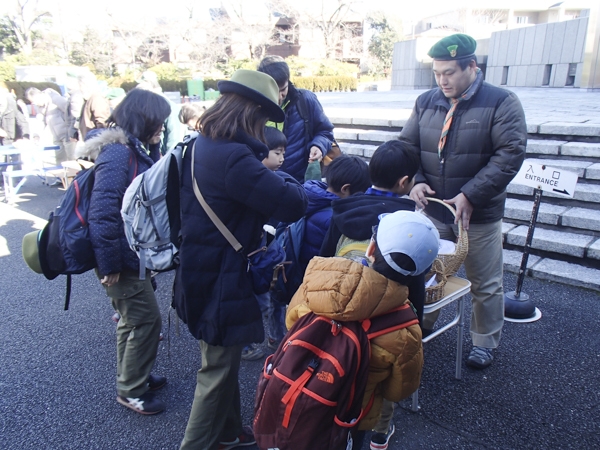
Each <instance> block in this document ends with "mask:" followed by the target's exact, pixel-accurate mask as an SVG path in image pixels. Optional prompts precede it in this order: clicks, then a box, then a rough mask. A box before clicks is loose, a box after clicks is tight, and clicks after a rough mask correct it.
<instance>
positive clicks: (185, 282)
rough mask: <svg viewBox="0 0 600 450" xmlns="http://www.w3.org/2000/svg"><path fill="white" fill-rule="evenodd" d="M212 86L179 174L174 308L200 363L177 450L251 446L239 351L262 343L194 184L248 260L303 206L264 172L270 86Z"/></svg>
mask: <svg viewBox="0 0 600 450" xmlns="http://www.w3.org/2000/svg"><path fill="white" fill-rule="evenodd" d="M218 86H219V90H220V92H221V96H220V97H219V99H218V100H217V101H216V102H215V104H214V105H213V106H211V107H210V108H209V109H208V110H207V111H206V112H205V113H204V114H203V115H202V117H201V118H200V121H199V128H200V135H199V136H198V138H197V139H196V142H195V146H192V145H190V146H189V147H188V151H187V152H186V155H185V157H184V161H183V168H182V187H181V231H182V236H183V239H182V242H181V247H180V251H179V255H180V265H179V267H178V269H177V272H176V276H175V288H174V298H173V304H174V306H175V308H176V309H177V313H178V315H179V317H180V318H181V319H182V320H183V321H184V322H185V323H187V326H188V328H189V330H190V332H191V333H192V335H194V337H195V338H197V339H199V340H200V350H201V353H202V368H201V369H200V370H199V371H198V376H197V385H196V392H195V395H194V403H193V404H192V411H191V413H190V417H189V420H188V424H187V428H186V430H185V436H184V439H183V442H182V444H181V448H182V449H215V448H228V449H229V448H234V447H236V446H238V445H240V446H241V445H251V444H252V443H253V442H254V437H253V435H252V430H251V429H250V428H249V427H242V420H241V413H240V390H239V384H238V371H239V367H240V359H241V352H242V348H243V347H244V346H245V345H247V344H250V343H252V342H262V341H263V340H264V335H263V324H262V318H261V312H260V308H259V306H258V303H257V301H256V298H255V296H254V292H253V288H252V281H251V278H250V275H249V273H248V271H247V269H248V265H247V262H246V261H245V259H244V257H243V254H242V255H241V254H239V253H237V252H236V251H235V250H234V249H233V247H232V246H231V245H230V244H229V243H228V241H227V240H226V239H225V238H224V237H223V235H222V234H221V232H220V231H219V230H218V229H217V227H216V226H215V225H214V223H213V221H212V220H211V219H210V218H209V217H208V216H207V214H206V213H205V211H204V209H203V208H202V206H201V205H200V203H199V202H198V199H197V197H196V195H195V194H194V187H193V184H194V183H197V186H198V188H199V191H200V193H201V194H202V197H204V199H205V200H206V203H208V205H209V206H210V207H211V208H212V210H213V211H214V213H215V214H216V216H217V217H218V218H219V219H220V220H221V221H222V222H223V223H224V225H225V226H226V227H227V229H228V230H229V231H230V232H231V233H232V234H233V235H234V236H235V238H236V239H237V240H238V241H239V242H240V243H241V245H242V246H243V252H245V254H247V253H249V252H251V251H253V250H255V249H256V248H257V247H258V246H259V244H260V239H261V233H262V226H263V224H264V223H266V221H267V220H268V219H269V218H274V219H275V220H279V221H284V222H293V221H296V220H298V219H300V218H301V217H302V216H303V214H304V211H305V209H306V204H307V199H306V195H305V194H304V191H303V188H302V186H301V185H300V184H298V183H297V182H296V181H295V180H294V179H293V178H292V177H290V176H289V175H286V174H284V173H277V172H273V171H271V170H269V169H267V168H266V167H265V166H264V165H263V164H262V163H261V161H262V160H263V159H264V158H265V157H266V156H267V155H268V153H269V149H268V148H267V146H266V145H265V144H264V143H263V142H264V136H263V129H264V126H265V124H266V122H267V120H273V121H276V122H277V121H283V119H284V114H283V111H282V110H281V108H280V107H279V106H278V92H279V89H278V87H277V84H276V83H275V80H273V78H271V77H270V76H269V75H266V74H264V73H260V72H256V71H252V70H238V71H237V72H235V73H234V74H233V76H232V77H231V79H230V80H229V81H220V82H219V84H218ZM192 164H193V173H192ZM240 253H242V252H240Z"/></svg>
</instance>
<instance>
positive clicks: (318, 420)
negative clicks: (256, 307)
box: [254, 313, 370, 450]
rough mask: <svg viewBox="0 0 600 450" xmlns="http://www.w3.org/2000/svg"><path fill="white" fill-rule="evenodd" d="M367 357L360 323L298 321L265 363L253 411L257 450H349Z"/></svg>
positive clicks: (317, 319) (322, 319)
mask: <svg viewBox="0 0 600 450" xmlns="http://www.w3.org/2000/svg"><path fill="white" fill-rule="evenodd" d="M369 357H370V348H369V341H368V339H367V335H366V333H365V332H364V330H363V329H362V327H361V324H360V323H359V322H346V323H342V322H337V321H334V320H331V319H327V318H325V317H321V316H317V315H315V314H313V313H310V314H307V315H305V316H303V317H301V318H300V319H299V320H298V321H297V322H296V323H295V324H294V326H293V327H292V329H291V330H290V331H289V332H288V334H287V335H286V336H285V338H284V339H283V340H282V342H281V344H280V345H279V348H278V349H277V351H276V352H275V353H274V354H273V355H271V356H269V357H268V358H267V360H266V361H265V365H264V370H263V373H262V375H261V377H260V380H259V383H258V389H257V392H256V403H255V409H254V437H255V439H256V443H257V445H258V447H259V448H265V449H266V448H278V449H279V450H304V449H306V450H308V449H310V450H313V449H320V448H322V449H331V450H338V449H346V448H348V449H351V448H352V439H351V436H350V431H351V429H352V428H353V427H354V426H355V425H356V424H357V423H358V421H359V420H360V418H361V413H362V410H361V406H362V400H363V395H364V390H365V386H366V382H367V374H368V370H369Z"/></svg>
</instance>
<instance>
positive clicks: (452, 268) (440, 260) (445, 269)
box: [425, 197, 469, 304]
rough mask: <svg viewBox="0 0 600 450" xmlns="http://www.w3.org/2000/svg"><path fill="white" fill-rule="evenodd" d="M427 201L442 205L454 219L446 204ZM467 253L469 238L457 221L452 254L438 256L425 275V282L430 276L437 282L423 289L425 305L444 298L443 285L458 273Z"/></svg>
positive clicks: (437, 201)
mask: <svg viewBox="0 0 600 450" xmlns="http://www.w3.org/2000/svg"><path fill="white" fill-rule="evenodd" d="M427 201H428V202H436V203H440V204H441V205H444V206H445V207H446V208H448V209H449V210H450V212H451V213H452V214H453V215H454V217H456V211H455V210H454V208H453V207H451V206H450V205H448V204H447V203H444V202H443V201H441V200H439V199H437V198H432V197H427ZM468 252H469V236H468V235H467V231H466V230H465V229H464V228H463V225H462V221H461V220H459V222H458V239H457V241H456V247H455V248H454V253H451V254H448V255H438V257H437V258H436V259H435V261H434V262H433V265H432V266H431V270H430V271H429V273H428V274H427V275H425V281H428V280H429V279H430V278H431V277H432V276H435V277H436V278H437V282H438V284H437V285H435V286H432V287H428V288H426V289H425V303H426V304H427V303H434V302H437V301H438V300H440V299H442V298H443V297H444V285H445V284H446V281H447V279H448V277H451V276H452V275H455V274H456V272H458V269H460V266H462V263H463V262H464V261H465V258H466V257H467V253H468Z"/></svg>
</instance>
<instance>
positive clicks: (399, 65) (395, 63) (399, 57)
mask: <svg viewBox="0 0 600 450" xmlns="http://www.w3.org/2000/svg"><path fill="white" fill-rule="evenodd" d="M441 38H442V36H431V37H419V38H417V39H412V40H410V41H401V42H396V44H394V53H393V56H392V85H391V89H392V90H399V89H430V88H432V87H434V86H435V79H434V77H433V72H432V71H431V58H429V56H427V52H428V51H429V49H430V48H431V47H432V46H433V45H434V44H435V43H436V42H437V41H439V40H440V39H441ZM489 45H490V40H489V39H478V40H477V50H476V52H475V54H476V56H477V61H478V62H479V63H480V64H486V62H487V59H488V51H489V48H490V47H489Z"/></svg>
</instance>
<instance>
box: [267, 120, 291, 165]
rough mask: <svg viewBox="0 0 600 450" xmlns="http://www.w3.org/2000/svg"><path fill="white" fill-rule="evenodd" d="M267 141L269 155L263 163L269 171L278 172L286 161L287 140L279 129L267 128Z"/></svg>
mask: <svg viewBox="0 0 600 450" xmlns="http://www.w3.org/2000/svg"><path fill="white" fill-rule="evenodd" d="M265 140H266V144H267V147H269V155H268V156H267V157H266V158H265V159H263V160H262V163H263V165H264V166H265V167H266V168H267V169H269V170H278V169H279V168H280V167H281V165H282V164H283V161H284V160H285V149H286V147H287V138H286V137H285V134H283V133H282V132H281V131H279V130H278V129H277V128H273V127H265Z"/></svg>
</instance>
